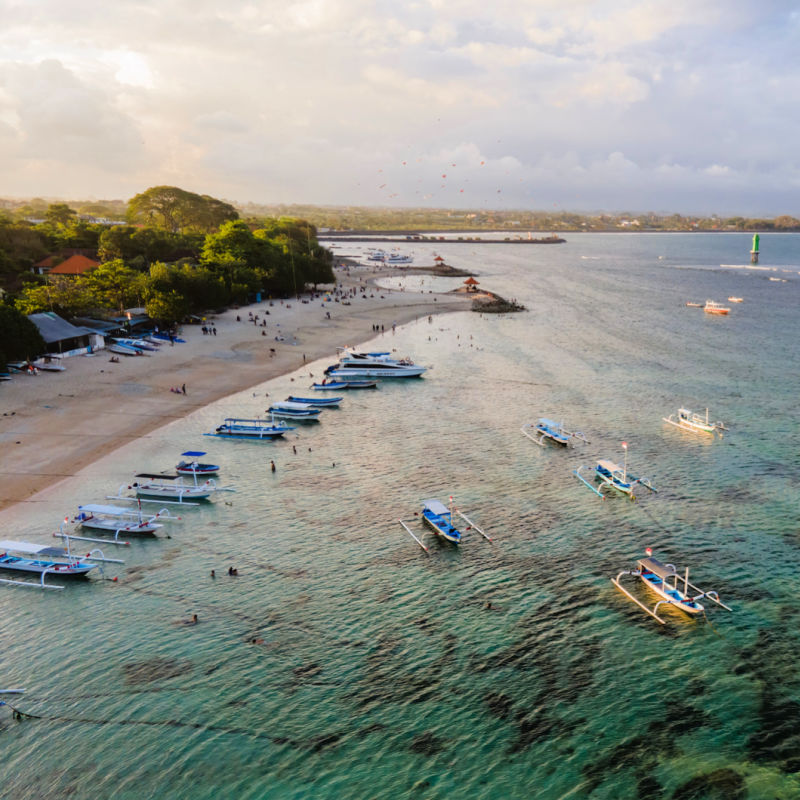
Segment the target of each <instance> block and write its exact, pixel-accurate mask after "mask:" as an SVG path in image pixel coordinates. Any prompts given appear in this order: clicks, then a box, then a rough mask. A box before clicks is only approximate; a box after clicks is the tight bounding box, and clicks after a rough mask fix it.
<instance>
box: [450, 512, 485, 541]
mask: <svg viewBox="0 0 800 800" xmlns="http://www.w3.org/2000/svg"><path fill="white" fill-rule="evenodd" d="M456 514H458V516H459V517H461V519H463V520H465V521H466V522H467V523H468V524H469V526H470V527H471V528H475V530H476V531H478V533H479V534H480V535H481V536H483V538H484V539H486V541H487V542H492V543H494V541H493V539H492V537H491V536H489V534H488V533H484V532H483V531H482V530H481V529H480V528H479V527H478V526H477V525H476V524H475V523H474V522H473V521H472V520H471V519H470V518H469V517H468V516H467V515H466V514H462V513H461V512H460V511H459V510H458V509H456ZM452 516H453V515H452V513H451V514H450V517H451V518H452Z"/></svg>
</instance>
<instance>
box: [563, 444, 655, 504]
mask: <svg viewBox="0 0 800 800" xmlns="http://www.w3.org/2000/svg"><path fill="white" fill-rule="evenodd" d="M622 449H623V450H624V451H625V461H624V463H623V465H622V466H620V465H619V464H617V463H615V462H614V461H609V460H607V459H600V460H599V461H598V462H597V465H596V466H595V468H594V478H595V480H598V481H600V488H599V489H598V488H597V487H596V486H594V485H593V484H591V483H589V481H588V480H586V478H584V477H583V475H581V470H584V469H588V468H587V467H585V466H580V467H578V469H576V470H573V473H572V474H573V475H574V476H575V477H576V478H577V479H578V480H579V481H581V482H582V483H584V484H586V486H588V487H589V488H590V489H591V490H592V491H593V492H594V493H595V494H596V495H597V496H598V497H600V498H601V499H602V500H605V497H606V496H605V495H604V494H603V492H602V490H603V489H613V490H614V491H616V492H619V493H620V494H624V495H626V496H627V497H629V498H630V499H631V500H635V499H636V496H635V495H634V494H633V490H634V489H635V488H636V486H644V487H645V488H646V489H649V490H650V491H651V492H657V491H658V489H656V488H655V486H653V484H652V483H651V481H650V479H649V478H637V477H636V476H635V475H630V474H629V473H628V445H627V444H626V443H625V442H623V443H622Z"/></svg>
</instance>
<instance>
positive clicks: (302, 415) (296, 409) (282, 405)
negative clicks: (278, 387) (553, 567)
mask: <svg viewBox="0 0 800 800" xmlns="http://www.w3.org/2000/svg"><path fill="white" fill-rule="evenodd" d="M267 412H268V413H270V414H272V416H273V417H284V418H287V419H296V420H298V421H305V420H316V419H317V417H319V415H320V413H321V412H322V409H321V408H314V407H313V406H311V405H309V404H308V403H293V402H291V401H289V400H281V401H279V402H277V403H273V404H272V405H271V406H270V407H269V408H268V409H267Z"/></svg>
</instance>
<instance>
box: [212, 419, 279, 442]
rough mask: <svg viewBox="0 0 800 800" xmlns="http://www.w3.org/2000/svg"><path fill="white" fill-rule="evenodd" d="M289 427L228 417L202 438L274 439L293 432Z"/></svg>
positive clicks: (257, 420) (264, 421) (261, 420)
mask: <svg viewBox="0 0 800 800" xmlns="http://www.w3.org/2000/svg"><path fill="white" fill-rule="evenodd" d="M293 430H294V428H293V427H292V426H291V425H283V424H281V423H277V424H276V423H275V422H274V421H272V422H267V421H266V420H263V419H236V418H235V417H229V418H228V419H226V420H225V421H224V422H223V423H222V425H219V426H218V427H217V429H216V430H215V431H214V432H213V433H204V434H203V436H220V437H222V438H223V439H250V440H261V439H276V438H278V437H279V436H283V434H284V433H286V432H287V431H293Z"/></svg>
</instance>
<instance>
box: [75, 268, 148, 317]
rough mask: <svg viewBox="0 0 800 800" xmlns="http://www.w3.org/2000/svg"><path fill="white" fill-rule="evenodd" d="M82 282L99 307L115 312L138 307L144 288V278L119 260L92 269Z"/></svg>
mask: <svg viewBox="0 0 800 800" xmlns="http://www.w3.org/2000/svg"><path fill="white" fill-rule="evenodd" d="M83 281H84V284H85V286H86V289H87V290H88V292H90V293H91V294H92V295H93V296H94V297H95V298H96V300H97V302H98V304H99V305H100V306H102V307H104V308H113V309H115V310H117V311H122V310H123V309H124V308H127V307H129V306H132V305H134V304H136V305H138V304H139V299H140V298H141V297H142V294H143V292H144V289H145V286H146V278H145V276H144V275H142V273H141V272H137V271H136V270H135V269H131V268H130V267H127V266H125V263H124V262H123V261H122V259H119V258H117V259H114V260H113V261H107V262H106V263H105V264H101V265H100V266H99V267H98V268H97V269H93V270H92V271H91V272H89V273H87V274H86V277H85V278H84V279H83Z"/></svg>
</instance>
